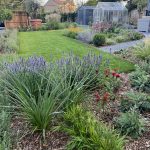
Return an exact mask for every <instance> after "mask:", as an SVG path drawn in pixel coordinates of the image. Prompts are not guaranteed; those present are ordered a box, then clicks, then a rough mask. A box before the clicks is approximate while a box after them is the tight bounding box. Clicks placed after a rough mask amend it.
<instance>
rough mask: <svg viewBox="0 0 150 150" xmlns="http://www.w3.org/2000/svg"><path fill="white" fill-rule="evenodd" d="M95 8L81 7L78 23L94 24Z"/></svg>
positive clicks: (78, 12)
mask: <svg viewBox="0 0 150 150" xmlns="http://www.w3.org/2000/svg"><path fill="white" fill-rule="evenodd" d="M94 9H95V6H81V7H80V8H79V9H78V11H77V23H78V24H81V25H89V24H90V23H92V22H93V11H94Z"/></svg>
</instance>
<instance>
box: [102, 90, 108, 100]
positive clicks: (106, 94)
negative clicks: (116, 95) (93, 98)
mask: <svg viewBox="0 0 150 150" xmlns="http://www.w3.org/2000/svg"><path fill="white" fill-rule="evenodd" d="M108 99H109V93H108V92H106V93H105V94H104V96H103V101H104V102H106V101H108Z"/></svg>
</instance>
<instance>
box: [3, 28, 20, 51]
mask: <svg viewBox="0 0 150 150" xmlns="http://www.w3.org/2000/svg"><path fill="white" fill-rule="evenodd" d="M0 43H1V44H0V52H1V53H13V52H16V51H17V50H18V48H19V46H18V33H17V30H6V31H5V32H4V33H2V34H0Z"/></svg>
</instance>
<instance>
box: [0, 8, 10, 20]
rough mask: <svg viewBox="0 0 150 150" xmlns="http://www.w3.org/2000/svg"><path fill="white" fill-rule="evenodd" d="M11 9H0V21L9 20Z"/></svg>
mask: <svg viewBox="0 0 150 150" xmlns="http://www.w3.org/2000/svg"><path fill="white" fill-rule="evenodd" d="M11 18H12V11H11V10H10V9H0V21H5V20H11Z"/></svg>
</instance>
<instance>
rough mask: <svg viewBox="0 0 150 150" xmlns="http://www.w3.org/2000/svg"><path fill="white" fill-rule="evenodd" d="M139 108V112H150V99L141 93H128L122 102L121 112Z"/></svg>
mask: <svg viewBox="0 0 150 150" xmlns="http://www.w3.org/2000/svg"><path fill="white" fill-rule="evenodd" d="M134 107H137V108H138V109H139V111H150V97H149V96H148V95H147V94H145V93H141V92H127V93H126V94H125V95H124V98H123V99H122V100H121V107H120V108H121V111H122V112H126V111H129V110H130V109H131V108H134Z"/></svg>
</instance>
